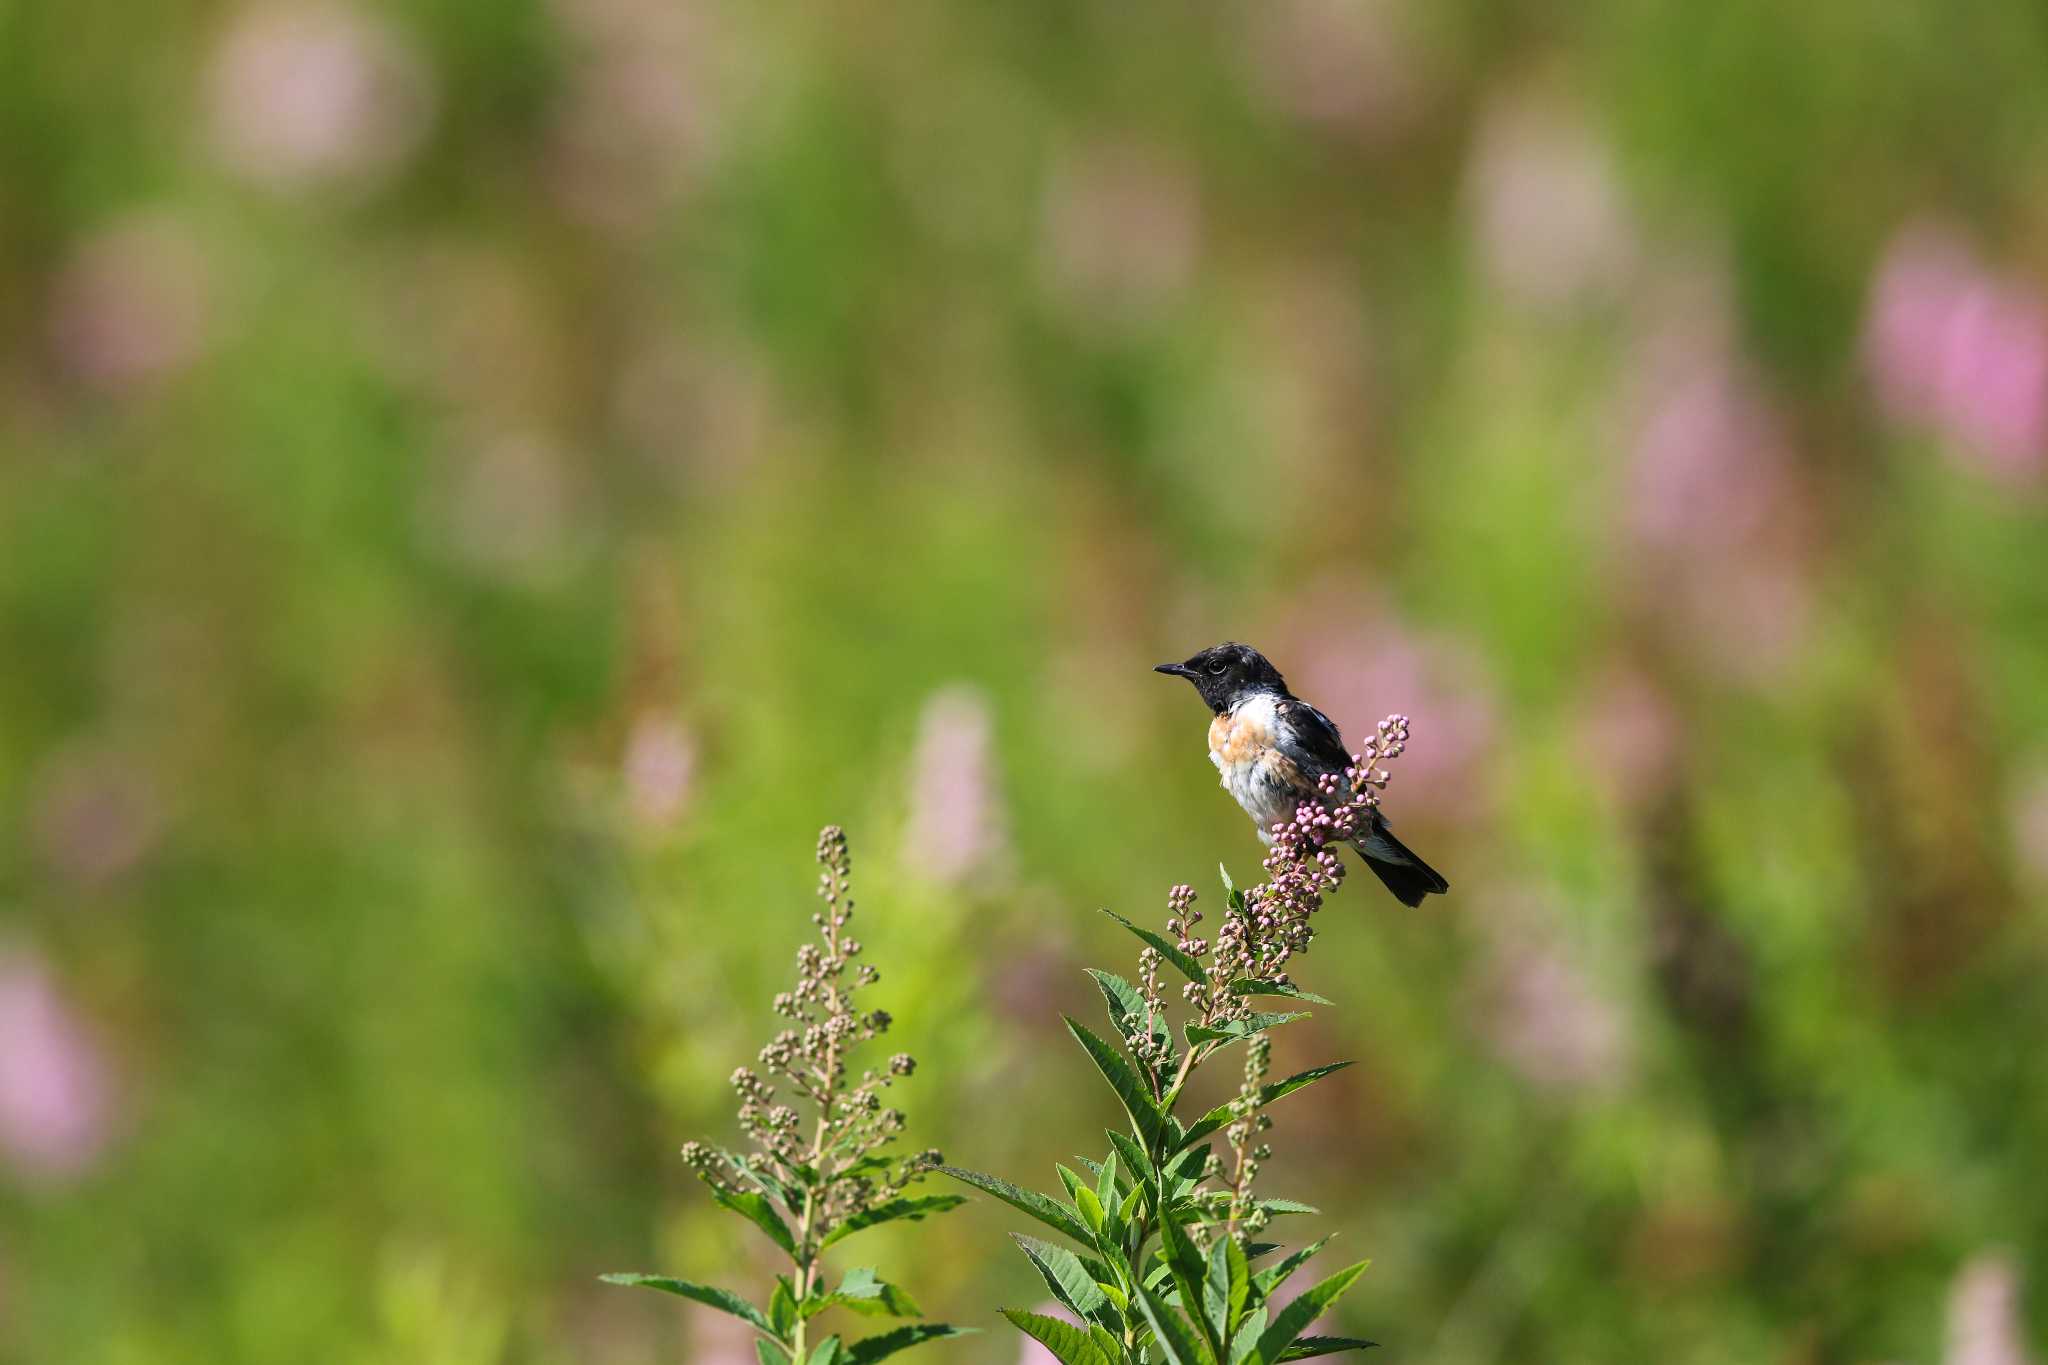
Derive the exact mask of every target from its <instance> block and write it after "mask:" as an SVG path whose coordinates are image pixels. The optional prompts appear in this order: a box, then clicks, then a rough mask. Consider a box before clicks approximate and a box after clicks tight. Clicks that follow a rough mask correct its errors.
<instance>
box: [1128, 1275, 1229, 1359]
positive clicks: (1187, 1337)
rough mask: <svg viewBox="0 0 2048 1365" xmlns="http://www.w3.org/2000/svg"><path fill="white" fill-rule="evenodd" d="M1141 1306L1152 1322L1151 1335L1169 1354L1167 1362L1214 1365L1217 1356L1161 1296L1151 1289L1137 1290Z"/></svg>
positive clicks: (1148, 1320) (1140, 1308)
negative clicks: (1213, 1355) (1213, 1354)
mask: <svg viewBox="0 0 2048 1365" xmlns="http://www.w3.org/2000/svg"><path fill="white" fill-rule="evenodd" d="M1138 1310H1139V1311H1140V1312H1142V1313H1143V1314H1144V1315H1145V1321H1146V1322H1147V1323H1149V1324H1151V1327H1152V1335H1153V1336H1154V1337H1155V1338H1156V1339H1157V1340H1158V1344H1159V1349H1160V1351H1161V1352H1163V1353H1164V1354H1165V1356H1166V1365H1211V1362H1212V1361H1213V1359H1214V1357H1212V1356H1211V1355H1210V1354H1209V1351H1208V1348H1207V1347H1206V1346H1204V1345H1203V1344H1202V1339H1201V1337H1199V1336H1197V1335H1196V1334H1195V1332H1194V1330H1193V1329H1192V1328H1190V1327H1189V1326H1188V1324H1187V1321H1186V1319H1184V1318H1182V1317H1181V1315H1180V1314H1179V1313H1176V1312H1175V1311H1174V1310H1173V1309H1172V1308H1171V1307H1169V1306H1168V1305H1167V1303H1166V1302H1165V1301H1164V1300H1163V1299H1161V1298H1160V1296H1159V1295H1158V1294H1157V1293H1155V1292H1153V1291H1152V1290H1150V1289H1141V1290H1139V1291H1138Z"/></svg>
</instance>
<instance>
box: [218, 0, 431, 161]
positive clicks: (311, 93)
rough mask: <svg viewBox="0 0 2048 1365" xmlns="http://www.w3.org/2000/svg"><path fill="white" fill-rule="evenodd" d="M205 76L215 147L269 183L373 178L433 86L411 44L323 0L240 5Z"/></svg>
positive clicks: (406, 145)
mask: <svg viewBox="0 0 2048 1365" xmlns="http://www.w3.org/2000/svg"><path fill="white" fill-rule="evenodd" d="M208 86H209V90H208V94H209V97H210V104H211V136H212V140H213V145H214V149H215V151H216V153H217V154H218V155H219V157H220V158H221V160H222V161H223V162H224V163H225V164H226V165H227V166H228V167H229V168H231V169H232V170H234V171H235V172H236V173H237V174H240V175H242V176H243V177H245V178H247V179H249V180H251V181H254V182H256V183H258V184H261V185H264V186H267V187H269V188H271V189H276V190H295V189H304V188H311V187H314V186H317V185H324V184H354V185H358V186H366V185H369V184H372V183H374V182H376V181H378V180H381V179H382V178H383V177H384V176H386V175H388V174H389V173H390V172H391V171H393V170H394V169H396V168H397V167H398V166H399V165H400V164H402V163H403V162H404V161H405V159H406V158H407V157H409V156H410V155H411V154H412V153H413V152H414V151H415V150H416V149H417V148H418V147H419V145H420V143H421V142H423V141H424V140H425V138H426V135H427V130H428V128H429V126H430V124H431V123H432V120H433V107H434V92H433V86H432V83H431V80H430V77H429V73H428V70H427V67H426V65H425V63H424V62H423V61H422V60H421V58H420V57H419V55H418V53H417V52H416V51H415V50H414V49H413V47H412V46H411V45H410V43H409V42H408V41H407V40H406V39H405V38H404V37H403V36H402V35H401V34H400V33H399V31H398V30H397V29H395V28H393V27H392V26H391V25H390V24H389V23H387V22H386V21H384V20H383V19H381V18H379V17H376V16H374V15H372V14H369V13H367V12H365V11H363V10H359V9H356V8H354V7H352V6H349V5H345V4H341V3H334V2H332V0H279V2H277V3H267V2H266V0H258V3H255V4H253V5H250V6H248V7H246V8H244V9H243V10H242V11H241V12H240V13H239V14H237V15H236V16H235V18H234V20H233V22H232V24H231V25H230V27H229V28H228V30H227V33H226V34H225V36H224V37H223V38H222V39H221V41H220V43H219V46H218V47H217V49H216V50H215V52H214V54H213V57H212V61H211V65H210V70H209V73H208Z"/></svg>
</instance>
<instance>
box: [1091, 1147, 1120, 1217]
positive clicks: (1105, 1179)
mask: <svg viewBox="0 0 2048 1365" xmlns="http://www.w3.org/2000/svg"><path fill="white" fill-rule="evenodd" d="M1095 1197H1096V1198H1097V1199H1100V1200H1101V1201H1102V1206H1103V1207H1104V1208H1106V1209H1107V1208H1114V1207H1116V1205H1117V1202H1118V1200H1117V1193H1116V1153H1115V1152H1111V1153H1110V1154H1109V1160H1107V1161H1105V1162H1103V1163H1102V1164H1101V1165H1100V1166H1097V1167H1096V1168H1095Z"/></svg>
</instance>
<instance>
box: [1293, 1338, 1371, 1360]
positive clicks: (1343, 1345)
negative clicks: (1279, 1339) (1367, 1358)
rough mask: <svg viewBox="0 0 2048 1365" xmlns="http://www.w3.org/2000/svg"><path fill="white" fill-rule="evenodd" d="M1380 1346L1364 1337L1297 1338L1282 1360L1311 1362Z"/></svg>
mask: <svg viewBox="0 0 2048 1365" xmlns="http://www.w3.org/2000/svg"><path fill="white" fill-rule="evenodd" d="M1377 1345H1379V1343H1378V1342H1377V1341H1367V1340H1366V1339H1365V1338H1363V1337H1296V1338H1295V1339H1294V1344H1293V1345H1292V1346H1290V1347H1288V1348H1287V1349H1286V1350H1285V1351H1282V1352H1281V1353H1280V1358H1281V1359H1282V1360H1309V1359H1312V1358H1314V1357H1316V1356H1333V1355H1336V1354H1337V1353H1338V1352H1339V1351H1365V1350H1370V1349H1371V1348H1372V1347H1374V1346H1377Z"/></svg>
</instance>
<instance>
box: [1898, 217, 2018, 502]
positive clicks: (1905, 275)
mask: <svg viewBox="0 0 2048 1365" xmlns="http://www.w3.org/2000/svg"><path fill="white" fill-rule="evenodd" d="M1863 351H1864V359H1865V363H1866V364H1867V366H1868V367H1869V370H1870V373H1871V378H1872V381H1873V383H1874V385H1875V387H1876V391H1877V399H1878V402H1879V404H1880V405H1881V406H1882V407H1883V408H1884V410H1885V411H1886V412H1887V413H1889V414H1890V415H1891V416H1892V417H1894V418H1896V419H1898V420H1901V421H1905V422H1910V423H1916V424H1919V425H1923V426H1929V427H1932V428H1934V429H1936V430H1938V431H1940V432H1942V433H1943V434H1944V435H1946V436H1947V437H1949V438H1950V447H1949V448H1950V449H1951V450H1952V451H1953V452H1954V454H1955V455H1956V456H1957V457H1958V458H1960V459H1962V460H1964V461H1966V462H1967V463H1968V464H1969V465H1970V466H1971V467H1972V468H1974V469H1975V470H1977V471H1978V472H1979V473H1982V474H1986V475H1988V476H1990V477H1992V478H1994V479H1996V480H1998V481H2000V482H2001V483H2005V484H2008V485H2012V486H2027V485H2032V484H2035V483H2037V482H2038V481H2039V480H2040V479H2041V478H2042V477H2043V475H2044V473H2048V309H2044V307H2043V304H2042V301H2041V298H2040V295H2039V293H2038V292H2037V291H2036V290H2034V289H2033V288H2032V287H2031V286H2029V285H2028V284H2027V283H2025V282H2023V281H2020V280H2018V279H2016V278H2014V277H2011V276H2007V275H2001V274H1999V273H1997V272H1995V271H1993V270H1991V269H1989V268H1988V267H1986V266H1985V265H1984V264H1983V263H1982V262H1981V261H1979V260H1978V258H1977V256H1976V253H1975V252H1974V251H1973V250H1972V248H1971V246H1970V244H1969V242H1968V241H1967V240H1966V239H1965V238H1964V237H1963V236H1962V235H1961V234H1960V233H1959V232H1957V231H1955V230H1954V229H1952V228H1949V227H1947V226H1945V225H1941V224H1936V223H1915V224H1910V225H1908V226H1907V227H1905V228H1904V229H1902V230H1901V231H1900V232H1899V233H1898V234H1897V235H1896V236H1895V237H1893V239H1892V242H1891V244H1890V246H1888V247H1887V248H1886V249H1885V252H1884V255H1883V258H1882V259H1881V260H1880V261H1879V263H1878V268H1877V273H1876V275H1875V277H1874V278H1873V279H1872V281H1871V294H1870V302H1869V306H1868V312H1867V316H1866V320H1865V324H1864V338H1863Z"/></svg>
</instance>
